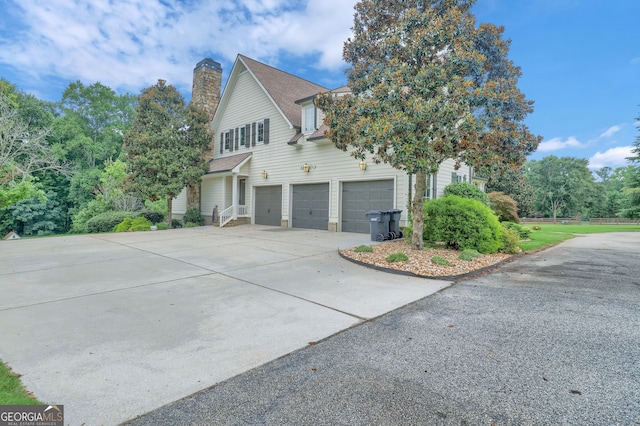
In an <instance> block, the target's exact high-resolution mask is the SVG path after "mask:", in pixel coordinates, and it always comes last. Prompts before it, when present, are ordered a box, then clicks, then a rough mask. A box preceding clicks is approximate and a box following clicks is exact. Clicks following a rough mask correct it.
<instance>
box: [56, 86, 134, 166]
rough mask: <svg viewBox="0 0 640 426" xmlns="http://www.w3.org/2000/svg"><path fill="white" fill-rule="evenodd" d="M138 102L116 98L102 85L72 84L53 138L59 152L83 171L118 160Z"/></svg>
mask: <svg viewBox="0 0 640 426" xmlns="http://www.w3.org/2000/svg"><path fill="white" fill-rule="evenodd" d="M135 102H136V98H135V96H133V95H130V94H123V95H117V94H116V93H115V92H114V91H113V89H111V88H110V87H107V86H105V85H103V84H101V83H94V84H92V85H90V86H85V85H84V84H82V83H81V82H80V81H76V82H72V83H70V84H69V86H67V88H66V89H65V90H64V92H63V94H62V101H61V102H60V109H61V113H60V116H59V117H58V118H57V119H56V121H55V126H54V133H53V135H52V136H53V137H52V142H53V143H54V144H55V148H56V152H58V155H60V156H64V157H65V158H67V159H69V160H71V161H73V162H74V164H75V165H76V166H77V167H79V168H81V169H87V168H92V167H96V166H99V165H101V164H102V163H103V162H104V161H107V160H109V159H116V158H118V156H119V155H120V150H121V148H122V137H123V135H124V133H125V132H126V131H127V129H128V128H129V127H130V126H131V122H132V121H133V116H134V108H135Z"/></svg>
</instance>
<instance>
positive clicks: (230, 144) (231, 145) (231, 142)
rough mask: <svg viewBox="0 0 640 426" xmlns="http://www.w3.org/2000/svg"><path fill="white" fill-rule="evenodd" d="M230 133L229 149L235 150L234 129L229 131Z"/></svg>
mask: <svg viewBox="0 0 640 426" xmlns="http://www.w3.org/2000/svg"><path fill="white" fill-rule="evenodd" d="M227 134H228V135H229V151H233V130H229V131H228V132H227Z"/></svg>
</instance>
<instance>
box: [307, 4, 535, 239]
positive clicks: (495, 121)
mask: <svg viewBox="0 0 640 426" xmlns="http://www.w3.org/2000/svg"><path fill="white" fill-rule="evenodd" d="M473 3H474V1H473V0H404V1H399V0H395V1H389V0H363V1H360V2H359V3H358V4H357V5H356V13H355V17H354V26H353V33H354V36H353V38H352V39H349V40H347V42H346V43H345V45H344V52H343V58H344V60H345V61H346V62H347V63H349V64H350V65H351V67H350V68H349V69H348V70H347V72H348V84H349V87H350V88H351V91H352V93H351V94H350V95H345V96H335V95H334V94H332V93H327V94H323V95H321V96H320V97H319V99H318V100H317V104H318V106H319V107H320V108H321V109H323V110H324V112H325V124H326V125H327V126H328V127H329V130H328V131H327V137H329V138H330V139H331V140H332V141H333V142H334V144H335V145H336V147H337V148H339V149H342V150H345V151H347V150H349V151H350V152H351V154H352V155H353V156H354V157H356V158H359V159H362V158H365V157H366V156H367V155H369V156H371V158H372V159H373V161H375V162H377V163H380V162H384V163H388V164H390V165H391V166H393V167H395V168H397V169H400V170H405V171H406V172H407V173H410V174H415V175H416V188H415V192H414V193H415V194H416V195H415V198H414V200H413V202H412V211H413V220H414V224H413V225H414V226H413V232H414V233H413V236H412V245H413V247H414V248H422V240H421V237H420V236H421V235H422V232H421V229H422V219H423V216H422V200H423V194H424V189H425V185H426V177H427V175H428V174H430V173H435V172H436V171H437V170H438V167H439V165H440V164H441V163H442V162H443V161H444V160H446V159H448V158H454V159H456V160H457V161H465V162H467V163H468V164H471V165H474V166H479V165H483V164H493V165H496V166H495V167H498V165H502V166H504V167H509V166H510V167H517V166H519V165H521V164H522V163H523V162H524V159H525V157H526V155H527V154H529V153H531V152H533V151H534V150H535V149H536V147H537V145H538V143H539V140H540V138H538V137H536V136H534V135H533V134H531V133H530V132H529V130H528V129H527V127H526V126H525V125H524V124H522V120H523V119H524V118H525V116H526V115H527V114H528V113H530V112H532V102H531V101H528V100H526V99H525V97H524V95H523V94H522V93H521V92H520V91H519V90H518V88H517V86H516V84H517V80H518V78H519V76H520V70H519V68H518V67H516V66H514V65H513V63H512V62H511V61H510V60H509V59H508V58H507V54H508V50H509V42H508V41H505V40H503V39H502V33H503V31H504V29H503V28H502V27H496V26H494V25H491V24H483V25H480V26H476V22H475V18H474V16H473V14H472V13H471V12H470V8H471V6H472V5H473Z"/></svg>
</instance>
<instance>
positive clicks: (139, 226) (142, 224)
mask: <svg viewBox="0 0 640 426" xmlns="http://www.w3.org/2000/svg"><path fill="white" fill-rule="evenodd" d="M130 229H131V230H132V231H150V230H151V222H150V221H149V219H147V218H146V217H142V216H140V217H137V218H135V219H133V221H132V222H131V228H130Z"/></svg>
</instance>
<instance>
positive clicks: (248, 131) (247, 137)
mask: <svg viewBox="0 0 640 426" xmlns="http://www.w3.org/2000/svg"><path fill="white" fill-rule="evenodd" d="M244 128H245V131H244V145H245V146H246V147H247V148H250V147H251V142H250V141H251V124H247V125H246V126H244Z"/></svg>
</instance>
